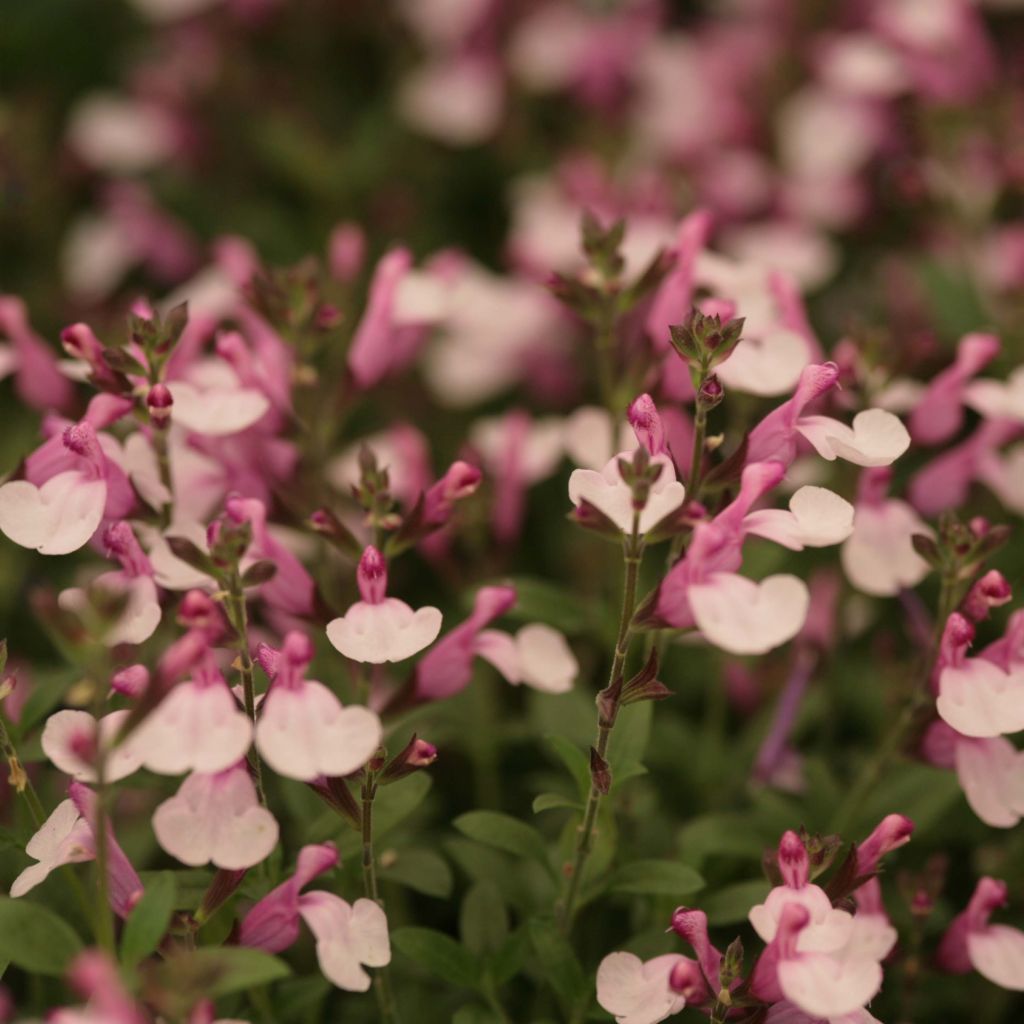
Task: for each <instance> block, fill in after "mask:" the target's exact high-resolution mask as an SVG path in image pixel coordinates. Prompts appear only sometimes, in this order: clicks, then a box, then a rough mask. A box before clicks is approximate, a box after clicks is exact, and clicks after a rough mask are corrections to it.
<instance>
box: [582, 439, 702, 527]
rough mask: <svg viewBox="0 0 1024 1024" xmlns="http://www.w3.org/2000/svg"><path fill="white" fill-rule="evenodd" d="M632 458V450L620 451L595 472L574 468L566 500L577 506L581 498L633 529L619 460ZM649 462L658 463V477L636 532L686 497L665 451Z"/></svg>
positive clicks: (630, 502) (627, 489)
mask: <svg viewBox="0 0 1024 1024" xmlns="http://www.w3.org/2000/svg"><path fill="white" fill-rule="evenodd" d="M620 459H625V460H626V461H627V462H628V461H631V453H629V452H620V453H619V454H618V455H616V456H614V457H613V458H612V459H610V460H609V461H608V463H607V464H606V465H605V467H604V468H603V469H602V470H601V471H600V472H597V471H596V470H593V469H575V470H573V472H572V475H571V476H570V477H569V500H570V501H571V502H572V503H573V504H574V505H575V506H577V508H578V507H579V506H580V504H581V503H582V502H584V501H586V502H588V503H589V504H590V505H593V506H594V507H595V508H596V509H597V510H598V511H599V512H603V513H604V514H605V515H606V516H607V517H608V518H609V519H610V520H611V521H612V522H613V523H614V524H615V525H616V526H617V527H618V528H619V529H620V530H622V531H623V533H632V531H633V514H634V509H633V490H632V488H631V487H630V486H629V484H627V483H626V481H625V480H623V479H622V474H621V473H620V471H619V460H620ZM651 465H652V466H654V465H658V466H661V472H660V474H659V475H658V479H657V480H655V482H654V483H653V484H652V485H651V488H650V493H649V495H648V498H647V504H646V505H645V506H644V508H643V510H642V511H641V512H640V515H639V519H638V532H639V533H646V532H647V531H648V530H650V529H652V528H653V527H654V526H656V525H657V524H658V523H660V522H661V521H662V520H663V519H664V518H666V517H667V516H669V515H671V513H673V512H675V511H676V509H678V508H680V507H681V506H682V504H683V502H684V501H685V500H686V488H685V487H684V486H683V485H682V484H681V483H680V482H679V481H678V480H676V471H675V466H673V464H672V460H671V459H670V458H669V457H668V455H655V456H654V457H652V458H651Z"/></svg>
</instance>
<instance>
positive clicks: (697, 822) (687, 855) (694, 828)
mask: <svg viewBox="0 0 1024 1024" xmlns="http://www.w3.org/2000/svg"><path fill="white" fill-rule="evenodd" d="M678 842H679V849H680V850H681V851H682V858H683V860H685V861H686V862H687V863H688V864H692V865H693V866H694V867H696V868H700V866H701V865H702V864H703V863H704V861H705V860H707V859H708V858H709V857H713V856H715V857H739V858H742V859H744V860H753V861H760V860H761V854H762V852H763V848H764V845H765V844H764V842H762V837H761V836H760V835H759V834H758V832H757V831H756V830H754V829H752V828H751V822H750V820H749V816H744V815H741V814H707V815H704V816H703V817H701V818H694V819H693V820H692V821H690V822H687V824H686V825H684V826H683V828H682V829H681V830H680V832H679V841H678Z"/></svg>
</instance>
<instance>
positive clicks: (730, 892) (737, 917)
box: [700, 878, 771, 925]
mask: <svg viewBox="0 0 1024 1024" xmlns="http://www.w3.org/2000/svg"><path fill="white" fill-rule="evenodd" d="M770 889H771V883H770V882H767V881H765V880H764V879H763V878H753V879H751V880H750V881H749V882H736V883H735V884H734V885H727V886H725V888H724V889H719V890H718V892H715V893H712V894H711V895H710V896H705V897H703V898H702V899H701V902H700V906H701V910H703V911H704V913H705V914H707V915H708V924H710V925H720V924H736V923H737V922H738V921H745V920H746V919H747V914H748V913H749V912H750V908H751V907H753V906H755V905H756V904H758V903H763V902H764V900H765V897H766V896H767V895H768V892H769V891H770Z"/></svg>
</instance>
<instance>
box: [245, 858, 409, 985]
mask: <svg viewBox="0 0 1024 1024" xmlns="http://www.w3.org/2000/svg"><path fill="white" fill-rule="evenodd" d="M338 863H339V859H338V851H337V850H336V849H335V847H334V844H333V843H324V844H323V845H321V846H304V847H303V848H302V849H301V850H300V851H299V860H298V864H297V865H296V868H295V874H294V875H292V877H291V878H289V879H288V880H287V881H285V882H282V883H281V885H279V886H278V887H277V888H276V889H274V890H272V891H271V892H269V893H268V894H267V895H266V896H264V897H263V899H261V900H260V901H259V902H258V903H257V904H256V905H255V906H254V907H253V908H252V909H251V910H250V911H249V913H248V914H246V916H245V918H244V919H243V921H242V926H241V929H240V931H239V936H238V941H239V942H240V943H241V944H242V945H243V946H251V947H253V948H255V949H263V950H266V951H267V952H268V953H279V952H281V950H283V949H287V948H288V947H289V946H290V945H292V943H293V942H295V940H296V939H297V938H298V937H299V918H300V917H301V918H302V919H303V920H304V921H305V922H306V924H307V925H308V926H309V929H310V931H312V933H313V935H314V937H315V939H316V955H317V960H318V962H319V964H320V969H321V970H322V971H323V973H324V976H325V977H326V978H327V979H328V980H329V981H331V982H333V983H334V984H335V985H337V986H338V987H339V988H343V989H346V990H348V991H350V992H365V991H366V990H367V989H368V988H369V987H370V977H369V975H368V974H367V973H366V972H365V971H364V970H363V967H362V965H364V964H365V965H366V966H367V967H383V966H385V965H386V964H388V963H390V961H391V946H390V943H389V941H388V928H387V920H386V918H385V917H384V911H383V910H381V908H380V907H379V906H378V905H377V904H376V903H374V902H373V901H372V900H366V899H362V900H356V902H355V903H354V904H351V905H350V904H348V903H346V902H345V901H344V900H343V899H340V898H339V897H337V896H334V895H333V894H331V893H326V892H310V893H302V889H303V888H304V887H305V886H306V885H308V884H309V883H310V882H311V881H312V880H313V879H314V878H316V876H317V875H321V874H323V873H324V872H325V871H328V870H330V869H331V868H333V867H335V866H336V865H337V864H338Z"/></svg>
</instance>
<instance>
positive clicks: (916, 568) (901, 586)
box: [840, 469, 932, 597]
mask: <svg viewBox="0 0 1024 1024" xmlns="http://www.w3.org/2000/svg"><path fill="white" fill-rule="evenodd" d="M891 478H892V472H891V471H890V470H888V469H867V470H865V471H864V472H863V473H862V474H861V478H860V484H859V486H858V490H857V506H856V514H855V517H854V522H853V533H852V535H851V536H850V538H849V539H848V540H847V541H846V543H845V544H843V547H842V550H841V551H840V560H841V561H842V565H843V571H844V572H845V573H846V578H847V579H848V580H849V581H850V582H851V583H852V584H853V586H854V587H856V588H857V589H858V590H860V591H862V592H863V593H865V594H871V595H872V596H874V597H892V596H894V595H895V594H898V593H899V592H900V591H901V590H908V589H912V588H913V587H915V586H917V584H918V583H920V582H921V580H923V579H924V578H925V576H927V575H928V572H929V567H928V563H927V562H926V561H925V560H924V559H923V558H922V557H921V556H920V555H919V554H918V553H917V552H916V551H915V550H914V545H913V542H912V538H913V536H914V535H915V534H922V535H923V536H926V537H930V536H932V530H931V528H930V527H929V526H928V525H927V524H926V523H925V522H924V521H923V520H922V519H921V518H920V516H918V514H917V513H916V512H915V511H914V509H913V508H912V507H911V506H910V505H908V504H907V503H906V502H904V501H900V500H899V499H897V498H887V497H886V491H887V489H888V485H889V481H890V480H891Z"/></svg>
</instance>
